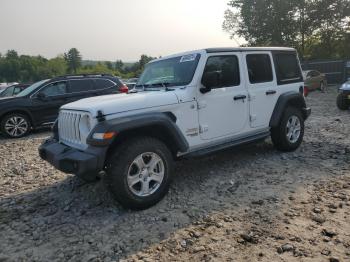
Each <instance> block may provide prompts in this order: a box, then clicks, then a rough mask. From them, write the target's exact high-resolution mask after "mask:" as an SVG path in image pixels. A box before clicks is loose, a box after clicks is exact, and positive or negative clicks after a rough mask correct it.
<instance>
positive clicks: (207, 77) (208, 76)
mask: <svg viewBox="0 0 350 262" xmlns="http://www.w3.org/2000/svg"><path fill="white" fill-rule="evenodd" d="M219 81H220V73H219V72H218V71H214V72H207V73H204V75H203V78H202V85H203V86H204V87H202V88H201V89H200V92H201V93H202V94H205V93H208V92H210V91H211V90H212V89H213V88H215V87H218V86H219Z"/></svg>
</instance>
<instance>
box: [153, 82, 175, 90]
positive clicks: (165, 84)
mask: <svg viewBox="0 0 350 262" xmlns="http://www.w3.org/2000/svg"><path fill="white" fill-rule="evenodd" d="M170 84H171V83H168V82H159V83H155V84H152V86H157V85H158V86H159V85H161V86H162V87H164V88H165V90H166V91H173V90H175V89H174V88H169V87H168V86H169V85H170Z"/></svg>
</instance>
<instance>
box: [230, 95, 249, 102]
mask: <svg viewBox="0 0 350 262" xmlns="http://www.w3.org/2000/svg"><path fill="white" fill-rule="evenodd" d="M246 98H247V96H246V95H238V96H235V97H234V98H233V100H235V101H236V100H244V99H246Z"/></svg>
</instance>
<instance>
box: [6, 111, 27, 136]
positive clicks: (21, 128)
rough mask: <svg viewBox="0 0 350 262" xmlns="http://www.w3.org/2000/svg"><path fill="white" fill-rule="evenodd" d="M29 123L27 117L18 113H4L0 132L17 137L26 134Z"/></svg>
mask: <svg viewBox="0 0 350 262" xmlns="http://www.w3.org/2000/svg"><path fill="white" fill-rule="evenodd" d="M30 128H31V125H30V121H29V119H28V117H27V116H26V115H23V114H20V113H12V114H8V115H6V116H5V117H4V118H3V119H2V121H1V124H0V129H1V132H2V133H3V134H4V135H5V136H7V137H10V138H19V137H23V136H25V135H27V134H28V133H29V131H30Z"/></svg>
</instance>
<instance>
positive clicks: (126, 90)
mask: <svg viewBox="0 0 350 262" xmlns="http://www.w3.org/2000/svg"><path fill="white" fill-rule="evenodd" d="M119 92H120V93H127V92H129V88H128V87H127V86H126V85H122V86H121V87H120V88H119Z"/></svg>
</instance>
